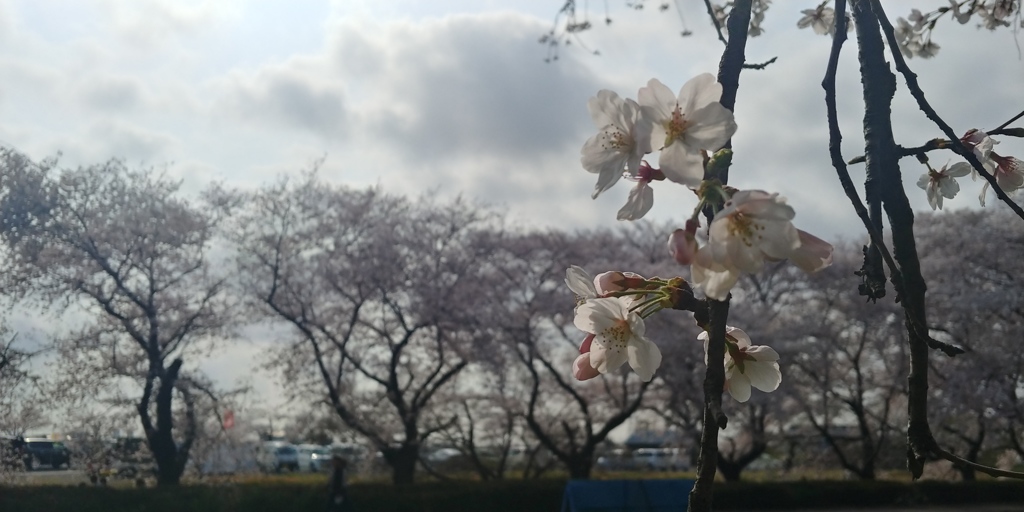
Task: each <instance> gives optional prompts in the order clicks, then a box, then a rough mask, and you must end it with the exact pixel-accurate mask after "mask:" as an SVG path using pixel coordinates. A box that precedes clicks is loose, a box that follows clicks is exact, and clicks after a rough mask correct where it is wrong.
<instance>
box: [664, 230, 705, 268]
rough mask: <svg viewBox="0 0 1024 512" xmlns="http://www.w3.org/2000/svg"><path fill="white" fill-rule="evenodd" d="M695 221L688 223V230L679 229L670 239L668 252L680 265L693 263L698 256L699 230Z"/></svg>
mask: <svg viewBox="0 0 1024 512" xmlns="http://www.w3.org/2000/svg"><path fill="white" fill-rule="evenodd" d="M698 227H699V224H698V223H697V222H696V221H694V220H693V219H691V220H688V221H686V229H677V230H675V231H673V232H672V234H671V235H669V237H668V252H669V253H671V254H672V257H673V258H675V260H676V261H677V262H679V264H680V265H689V264H690V263H693V257H694V255H696V254H697V228H698Z"/></svg>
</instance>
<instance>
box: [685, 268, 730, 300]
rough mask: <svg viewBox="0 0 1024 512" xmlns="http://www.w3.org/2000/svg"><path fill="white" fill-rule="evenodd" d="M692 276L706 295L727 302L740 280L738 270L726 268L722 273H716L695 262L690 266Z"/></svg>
mask: <svg viewBox="0 0 1024 512" xmlns="http://www.w3.org/2000/svg"><path fill="white" fill-rule="evenodd" d="M690 275H691V277H692V279H693V282H694V284H695V285H696V286H698V287H700V288H701V289H702V290H703V291H704V295H706V296H708V297H711V298H712V299H715V300H725V298H726V297H728V296H729V290H732V287H733V286H734V285H736V281H738V280H739V278H740V273H739V271H737V270H732V269H729V268H726V269H725V270H722V271H715V270H711V269H708V268H705V267H702V266H701V265H699V264H697V263H696V262H694V264H693V265H690Z"/></svg>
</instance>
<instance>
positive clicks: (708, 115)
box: [638, 73, 736, 188]
mask: <svg viewBox="0 0 1024 512" xmlns="http://www.w3.org/2000/svg"><path fill="white" fill-rule="evenodd" d="M721 98H722V84H720V83H718V82H717V81H716V79H715V77H714V76H713V75H711V74H709V73H704V74H702V75H698V76H697V77H694V78H692V79H690V81H688V82H686V84H684V85H683V87H682V88H681V89H680V90H679V94H678V95H674V94H672V91H671V90H670V89H669V88H668V87H666V86H665V85H664V84H662V83H661V82H659V81H658V80H657V79H651V80H650V81H649V82H648V83H647V87H643V88H641V89H640V92H639V94H638V102H639V104H640V108H641V109H642V111H643V116H644V117H645V118H647V119H649V120H650V121H651V123H652V124H651V125H650V129H651V130H652V132H651V137H650V143H651V145H652V147H655V146H658V145H659V144H661V154H660V156H659V157H658V158H659V161H658V166H659V167H660V168H661V172H663V173H664V174H665V177H667V178H668V179H670V180H672V181H674V182H676V183H681V184H683V185H686V186H688V187H692V188H697V187H698V186H699V185H700V182H701V180H703V179H704V165H703V163H704V162H703V157H702V156H701V153H700V151H701V150H702V149H703V150H707V151H712V152H713V151H717V150H718V149H720V148H721V147H722V146H723V145H725V143H726V142H727V141H728V140H729V138H730V137H732V135H733V133H735V132H736V121H735V120H734V119H733V115H732V112H730V111H729V110H728V109H726V108H725V107H723V106H722V104H721V103H719V100H720V99H721ZM645 128H646V125H645Z"/></svg>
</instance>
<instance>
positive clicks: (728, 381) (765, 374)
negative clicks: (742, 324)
mask: <svg viewBox="0 0 1024 512" xmlns="http://www.w3.org/2000/svg"><path fill="white" fill-rule="evenodd" d="M725 336H726V338H727V340H728V341H729V342H731V343H734V344H735V347H734V348H732V349H729V350H726V352H725V389H726V391H728V392H729V395H731V396H732V397H733V398H734V399H735V400H736V401H737V402H746V401H747V400H750V388H751V387H755V388H757V389H760V390H761V391H764V392H766V393H771V392H772V391H775V390H776V389H779V384H781V383H782V371H781V370H779V362H778V361H779V353H778V352H776V351H775V349H773V348H771V347H768V346H765V345H752V344H751V342H750V336H747V333H745V332H743V331H742V330H741V329H737V328H736V327H732V326H726V328H725ZM697 339H699V340H701V341H703V342H704V363H705V364H707V357H708V356H707V354H708V340H709V337H708V333H707V332H702V333H700V335H698V336H697Z"/></svg>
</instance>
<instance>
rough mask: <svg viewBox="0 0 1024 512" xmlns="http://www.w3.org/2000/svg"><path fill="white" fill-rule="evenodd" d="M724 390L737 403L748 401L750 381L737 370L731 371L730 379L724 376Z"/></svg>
mask: <svg viewBox="0 0 1024 512" xmlns="http://www.w3.org/2000/svg"><path fill="white" fill-rule="evenodd" d="M726 389H727V390H728V391H729V394H730V395H732V397H733V399H734V400H736V401H737V402H741V403H742V402H746V401H747V400H750V379H748V378H747V376H746V375H744V374H742V373H740V372H739V371H737V370H733V373H732V376H731V377H730V376H729V375H726Z"/></svg>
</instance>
